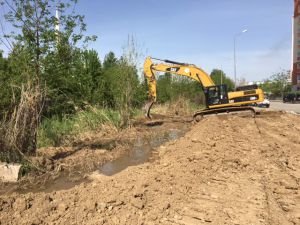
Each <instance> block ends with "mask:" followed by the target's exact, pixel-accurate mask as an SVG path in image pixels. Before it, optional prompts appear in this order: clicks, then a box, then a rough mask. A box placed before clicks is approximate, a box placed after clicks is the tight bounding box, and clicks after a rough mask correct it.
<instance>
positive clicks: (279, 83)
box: [260, 71, 292, 98]
mask: <svg viewBox="0 0 300 225" xmlns="http://www.w3.org/2000/svg"><path fill="white" fill-rule="evenodd" d="M289 78H290V71H281V72H279V73H276V74H273V75H272V76H271V77H270V78H269V79H267V80H265V81H264V82H263V84H261V85H260V87H261V88H262V89H263V91H264V92H265V93H267V94H268V95H269V96H270V97H271V98H276V97H280V98H282V97H283V95H284V94H286V93H291V92H292V86H291V84H290V83H289V82H288V80H289Z"/></svg>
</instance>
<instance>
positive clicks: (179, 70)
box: [144, 57, 215, 102]
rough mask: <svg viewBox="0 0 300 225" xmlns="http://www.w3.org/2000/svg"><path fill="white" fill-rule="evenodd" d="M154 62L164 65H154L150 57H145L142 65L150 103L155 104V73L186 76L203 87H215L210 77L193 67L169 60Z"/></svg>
mask: <svg viewBox="0 0 300 225" xmlns="http://www.w3.org/2000/svg"><path fill="white" fill-rule="evenodd" d="M153 59H154V58H153ZM156 60H159V61H162V62H164V63H157V64H154V63H153V61H152V58H150V57H147V58H146V60H145V63H144V75H145V77H146V79H147V83H148V90H149V99H150V101H153V102H156V78H155V74H154V73H155V72H165V73H171V74H176V75H180V76H186V77H189V78H191V79H193V80H196V81H197V82H199V83H200V84H202V86H204V87H210V86H215V83H214V82H213V80H212V79H211V78H210V76H209V75H208V74H207V73H205V72H204V71H203V70H202V69H200V68H198V67H196V66H195V65H192V64H187V63H179V62H175V61H171V60H161V59H156Z"/></svg>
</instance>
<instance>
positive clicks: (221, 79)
mask: <svg viewBox="0 0 300 225" xmlns="http://www.w3.org/2000/svg"><path fill="white" fill-rule="evenodd" d="M210 77H211V78H212V80H213V81H214V82H215V84H216V85H220V84H226V85H227V89H228V91H233V90H234V82H233V81H232V80H231V79H230V78H229V77H227V76H226V74H225V73H224V72H223V71H222V70H219V69H213V71H212V72H211V73H210Z"/></svg>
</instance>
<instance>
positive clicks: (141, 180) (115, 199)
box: [0, 113, 300, 225]
mask: <svg viewBox="0 0 300 225" xmlns="http://www.w3.org/2000/svg"><path fill="white" fill-rule="evenodd" d="M299 132H300V117H299V116H296V115H291V114H285V113H271V114H270V115H267V114H264V113H262V114H261V115H260V116H258V117H257V118H255V119H254V118H244V117H239V116H238V115H234V116H232V115H224V116H211V117H208V118H204V119H203V120H202V121H201V123H198V124H195V125H194V126H193V128H192V130H191V131H189V132H188V133H187V134H186V135H185V136H184V137H182V138H180V139H178V140H174V141H171V142H168V143H167V144H165V145H164V146H160V147H159V149H158V154H159V159H158V160H156V161H154V162H152V163H145V164H143V165H139V166H134V167H129V168H127V169H126V170H124V171H122V172H120V173H118V174H116V175H114V176H104V175H102V174H100V173H99V172H94V173H92V174H91V175H90V176H89V180H90V182H87V183H82V184H80V185H77V186H75V187H73V188H71V189H69V190H62V191H55V192H50V193H43V192H41V193H28V194H10V195H6V196H1V197H0V224H150V225H151V224H153V225H154V224H245V225H246V224H247V225H248V224H277V225H285V224H289V225H290V224H300V208H299V205H300V195H299V188H300V186H299V180H300V151H299V149H300V138H299ZM82 157H85V156H84V155H82Z"/></svg>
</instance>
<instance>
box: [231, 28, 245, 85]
mask: <svg viewBox="0 0 300 225" xmlns="http://www.w3.org/2000/svg"><path fill="white" fill-rule="evenodd" d="M247 31H248V30H247V29H245V30H242V31H241V32H239V33H237V34H235V35H234V37H233V61H234V89H235V88H236V39H237V37H238V36H240V35H242V34H243V33H246V32H247Z"/></svg>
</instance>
